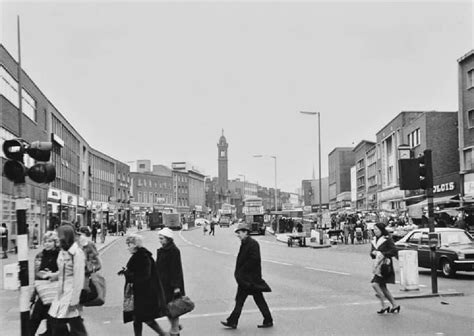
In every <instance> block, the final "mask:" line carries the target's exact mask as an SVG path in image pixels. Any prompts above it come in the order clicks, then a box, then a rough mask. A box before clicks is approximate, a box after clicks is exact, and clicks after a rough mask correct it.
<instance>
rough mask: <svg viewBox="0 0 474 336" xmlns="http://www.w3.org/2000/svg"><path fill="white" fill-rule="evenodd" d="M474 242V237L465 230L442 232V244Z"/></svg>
mask: <svg viewBox="0 0 474 336" xmlns="http://www.w3.org/2000/svg"><path fill="white" fill-rule="evenodd" d="M469 243H472V238H471V237H470V236H469V235H468V234H467V233H466V232H464V231H448V232H441V244H442V245H458V244H469Z"/></svg>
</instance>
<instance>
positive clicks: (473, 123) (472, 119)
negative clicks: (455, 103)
mask: <svg viewBox="0 0 474 336" xmlns="http://www.w3.org/2000/svg"><path fill="white" fill-rule="evenodd" d="M467 125H468V127H474V110H471V111H469V112H467Z"/></svg>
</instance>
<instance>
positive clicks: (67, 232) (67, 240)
mask: <svg viewBox="0 0 474 336" xmlns="http://www.w3.org/2000/svg"><path fill="white" fill-rule="evenodd" d="M58 237H59V243H60V245H61V248H62V249H64V250H66V251H67V250H69V248H70V247H71V246H72V244H74V241H75V240H76V233H75V231H74V228H73V227H72V226H71V225H68V224H65V225H61V226H60V227H58Z"/></svg>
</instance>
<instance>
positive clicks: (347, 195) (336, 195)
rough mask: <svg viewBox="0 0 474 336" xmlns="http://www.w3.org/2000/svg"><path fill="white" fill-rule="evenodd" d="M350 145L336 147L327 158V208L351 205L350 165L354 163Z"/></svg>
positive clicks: (334, 208) (335, 208) (332, 208)
mask: <svg viewBox="0 0 474 336" xmlns="http://www.w3.org/2000/svg"><path fill="white" fill-rule="evenodd" d="M352 150H353V148H352V147H336V148H334V149H333V150H332V151H331V153H329V155H328V160H329V209H330V210H337V209H342V208H347V207H350V205H351V176H350V171H351V167H352V166H353V165H354V152H353V151H352Z"/></svg>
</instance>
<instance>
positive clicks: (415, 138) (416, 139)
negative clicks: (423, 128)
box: [408, 128, 420, 148]
mask: <svg viewBox="0 0 474 336" xmlns="http://www.w3.org/2000/svg"><path fill="white" fill-rule="evenodd" d="M408 144H409V145H410V147H411V148H415V147H416V146H418V145H419V144H420V129H419V128H417V129H416V130H414V131H413V132H411V133H410V134H408Z"/></svg>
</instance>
